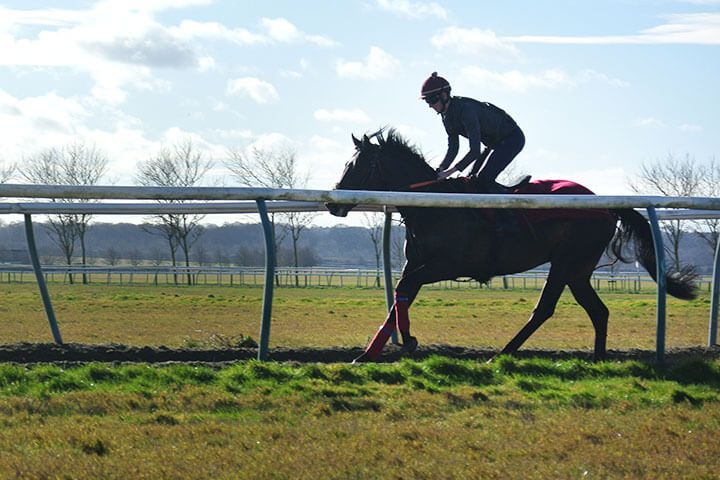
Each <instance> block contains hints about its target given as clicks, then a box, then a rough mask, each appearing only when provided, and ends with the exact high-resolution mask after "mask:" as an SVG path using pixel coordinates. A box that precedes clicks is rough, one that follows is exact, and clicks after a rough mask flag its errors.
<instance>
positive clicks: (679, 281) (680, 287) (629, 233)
mask: <svg viewBox="0 0 720 480" xmlns="http://www.w3.org/2000/svg"><path fill="white" fill-rule="evenodd" d="M610 213H612V214H613V216H615V217H616V218H617V219H618V220H620V228H619V229H618V231H617V233H616V234H615V237H614V238H613V240H612V242H611V243H610V249H611V251H612V253H613V254H614V255H615V256H616V257H617V258H618V260H620V261H622V262H626V263H628V260H627V259H625V258H624V257H623V254H622V250H623V246H624V245H625V244H627V243H628V241H630V240H632V241H633V245H634V248H635V258H637V260H638V261H639V262H640V265H642V266H643V268H644V269H645V270H647V271H648V273H649V274H650V276H651V277H652V279H653V280H655V281H656V282H657V267H656V265H655V244H654V243H653V239H652V231H651V230H650V223H649V222H648V221H647V220H646V219H645V217H643V216H642V215H640V214H639V213H638V212H636V211H635V210H633V209H632V208H622V209H611V210H610ZM696 279H697V275H696V274H695V271H694V269H693V268H692V267H684V268H682V269H681V270H680V271H668V273H667V276H666V280H667V292H668V293H669V294H670V295H672V296H673V297H676V298H680V299H683V300H692V299H693V298H695V297H696V296H697V287H696V284H695V280H696Z"/></svg>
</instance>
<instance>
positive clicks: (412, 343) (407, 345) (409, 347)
mask: <svg viewBox="0 0 720 480" xmlns="http://www.w3.org/2000/svg"><path fill="white" fill-rule="evenodd" d="M417 346H418V341H417V338H415V337H410V338H408V339H407V340H405V341H404V342H403V346H402V350H403V354H405V355H410V354H411V353H413V352H414V351H415V350H416V349H417Z"/></svg>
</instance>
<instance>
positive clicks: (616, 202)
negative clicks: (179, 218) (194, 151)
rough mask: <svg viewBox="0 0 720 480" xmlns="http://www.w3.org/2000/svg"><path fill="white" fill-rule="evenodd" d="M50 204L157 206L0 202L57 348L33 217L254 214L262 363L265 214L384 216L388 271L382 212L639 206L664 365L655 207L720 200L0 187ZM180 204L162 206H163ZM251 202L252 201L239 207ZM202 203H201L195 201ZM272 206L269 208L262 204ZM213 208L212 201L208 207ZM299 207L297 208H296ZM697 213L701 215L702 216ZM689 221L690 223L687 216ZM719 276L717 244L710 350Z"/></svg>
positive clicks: (661, 263)
mask: <svg viewBox="0 0 720 480" xmlns="http://www.w3.org/2000/svg"><path fill="white" fill-rule="evenodd" d="M2 197H15V198H18V197H22V198H51V199H83V200H107V199H112V200H162V201H164V202H165V203H163V204H159V205H158V204H147V203H144V204H136V203H122V204H107V203H91V202H83V203H55V202H53V203H27V202H25V203H18V202H6V203H0V214H2V213H6V214H7V213H19V214H22V215H24V218H25V232H26V238H27V242H28V251H29V253H30V257H31V260H32V264H33V270H34V273H35V276H36V279H37V283H38V286H39V288H40V292H41V296H42V298H43V303H44V306H45V310H46V312H47V316H48V322H49V323H50V327H51V330H52V332H53V337H54V339H55V341H56V342H57V343H62V338H61V336H60V331H59V329H58V327H57V322H56V320H55V316H54V312H53V309H52V304H51V302H50V297H49V294H48V292H47V285H46V283H45V279H44V276H43V270H42V268H41V266H40V262H39V259H38V255H37V248H36V246H35V240H34V234H33V228H32V219H31V217H32V215H33V214H57V213H95V214H153V213H155V214H158V213H206V214H212V213H252V212H256V213H258V214H259V215H260V219H261V222H262V225H263V232H264V235H265V246H266V250H265V252H266V257H265V258H266V262H265V273H264V293H263V310H262V318H261V333H260V342H259V343H260V346H259V348H258V358H259V359H265V358H266V357H267V354H268V351H267V347H268V339H269V335H270V317H271V312H272V297H273V284H274V282H273V278H274V277H275V251H274V239H273V233H272V228H271V225H270V221H269V217H268V211H317V210H319V209H321V208H322V203H320V202H331V203H343V204H355V205H360V206H361V207H364V209H366V210H373V211H378V210H381V209H382V210H383V211H385V234H384V235H383V248H384V250H383V253H384V255H383V258H384V259H385V264H386V265H388V263H389V262H388V259H389V243H390V242H389V238H390V236H389V230H390V229H389V226H390V224H391V216H392V210H391V209H388V208H387V207H386V206H412V207H439V206H442V207H444V208H515V209H518V208H520V209H535V208H540V209H542V208H643V209H645V210H646V212H647V217H648V220H649V222H650V225H651V229H652V234H653V242H654V244H655V252H656V263H657V275H658V286H657V319H656V356H657V361H658V362H662V361H663V359H664V354H665V304H666V285H665V272H666V269H665V260H664V247H663V239H662V234H661V232H660V227H659V223H658V212H657V211H656V208H672V209H693V210H710V211H712V212H715V213H713V214H712V215H713V216H715V215H716V214H717V213H716V212H718V211H720V198H705V197H703V198H694V197H660V196H601V195H597V196H595V195H487V194H464V193H463V194H456V193H418V192H413V193H408V192H384V191H382V192H377V191H347V190H343V191H341V190H331V191H327V190H295V189H269V188H218V187H124V186H94V185H21V184H3V185H0V198H2ZM171 200H172V201H182V202H183V203H167V202H168V201H171ZM240 200H245V201H247V200H252V201H253V202H238V201H240ZM197 201H204V202H203V203H194V202H197ZM268 201H270V203H268ZM211 202H212V203H211ZM297 202H302V203H297ZM693 215H695V213H693V212H681V213H680V214H679V215H675V216H674V217H673V218H707V216H710V215H711V214H707V215H706V216H697V217H692V216H693ZM699 215H703V214H702V213H701V214H699ZM688 216H690V217H688ZM718 270H720V244H719V246H718V249H716V255H715V262H714V268H713V281H712V293H711V297H712V300H711V308H710V321H709V328H708V330H709V331H708V344H710V345H714V344H715V342H716V339H717V312H718V294H719V291H720V283H719V282H718ZM384 278H385V291H386V301H387V303H388V309H389V308H391V306H392V292H391V286H390V284H391V281H390V280H391V272H390V271H389V265H388V266H387V267H386V268H385V271H384Z"/></svg>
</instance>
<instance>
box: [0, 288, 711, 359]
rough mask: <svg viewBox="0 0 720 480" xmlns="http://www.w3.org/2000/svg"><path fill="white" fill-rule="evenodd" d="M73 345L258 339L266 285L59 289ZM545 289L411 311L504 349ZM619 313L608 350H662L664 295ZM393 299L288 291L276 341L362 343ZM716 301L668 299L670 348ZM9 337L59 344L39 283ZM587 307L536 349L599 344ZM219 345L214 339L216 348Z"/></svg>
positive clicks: (624, 297)
mask: <svg viewBox="0 0 720 480" xmlns="http://www.w3.org/2000/svg"><path fill="white" fill-rule="evenodd" d="M50 292H51V296H52V300H53V305H54V307H55V310H56V316H57V318H58V323H59V325H60V329H61V331H62V334H63V340H64V341H66V342H82V343H104V342H116V343H123V344H129V345H166V346H172V347H177V346H187V345H202V344H207V343H208V342H210V341H211V339H213V338H218V337H230V338H232V337H235V336H238V335H240V334H242V335H249V336H251V337H253V338H255V339H256V340H257V338H258V332H259V329H260V310H261V306H262V289H261V288H259V287H216V286H214V287H201V286H195V287H167V286H165V287H155V286H132V287H130V286H105V285H88V286H82V285H74V286H73V285H52V286H51V289H50ZM537 297H538V292H537V291H535V290H524V291H523V290H498V289H492V290H489V289H480V290H476V289H473V290H468V289H452V290H446V289H432V288H429V289H424V290H422V291H421V292H420V295H419V296H418V299H417V301H416V302H415V304H414V305H413V307H412V308H411V310H410V316H411V321H412V327H413V334H414V335H416V336H417V337H418V339H419V341H420V343H421V344H428V343H441V344H450V345H458V346H475V347H492V348H500V347H502V346H503V345H504V343H505V342H507V341H508V340H509V339H510V338H511V337H512V336H513V335H514V334H515V332H517V330H518V329H519V328H520V327H521V326H522V325H523V324H524V323H525V322H526V321H527V318H528V317H529V315H530V312H531V310H532V308H533V306H534V304H535V301H536V299H537ZM602 298H603V299H604V301H605V302H606V303H607V305H608V308H609V309H610V326H609V339H608V348H611V349H629V348H643V349H653V348H654V346H655V295H654V294H651V293H642V294H626V293H622V294H621V293H608V292H606V293H603V294H602ZM385 309H386V307H385V297H384V294H383V292H382V290H379V289H374V288H278V289H276V290H275V301H274V306H273V320H272V328H271V337H270V339H271V347H272V346H286V347H300V346H310V347H313V346H362V345H365V343H366V342H367V340H368V339H369V337H370V336H371V335H372V334H374V332H375V330H376V329H377V327H378V326H379V325H380V324H381V323H382V322H383V320H384V318H385ZM709 310H710V300H709V297H708V294H707V293H706V292H703V293H701V296H700V297H699V298H698V299H697V300H694V301H690V302H685V301H679V300H675V299H672V298H669V299H668V308H667V311H668V315H667V345H668V346H669V347H672V346H695V345H705V344H706V343H707V325H708V316H709ZM0 317H2V319H3V322H2V327H1V328H0V343H14V342H20V341H30V342H49V341H52V337H51V335H50V329H49V327H48V324H47V320H46V318H45V312H44V310H43V307H42V303H41V301H40V297H39V294H38V291H37V289H36V288H35V286H34V285H32V284H11V285H0ZM592 342H593V329H592V325H591V323H590V320H589V319H588V318H587V316H586V314H585V312H584V311H583V310H582V309H581V308H580V307H579V306H578V305H577V304H576V303H575V301H574V299H573V298H572V296H571V295H569V294H568V293H565V294H564V295H563V297H562V298H561V300H560V303H559V304H558V307H557V309H556V312H555V315H554V316H553V317H552V318H551V319H550V320H549V321H548V322H547V323H546V324H545V325H543V327H542V328H541V329H540V330H539V331H538V332H537V333H536V334H535V335H534V336H533V337H532V338H531V339H530V341H529V342H528V343H527V346H528V347H531V348H552V349H568V348H572V349H579V348H591V346H592ZM210 346H212V345H210Z"/></svg>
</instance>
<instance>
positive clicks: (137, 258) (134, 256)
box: [127, 248, 143, 267]
mask: <svg viewBox="0 0 720 480" xmlns="http://www.w3.org/2000/svg"><path fill="white" fill-rule="evenodd" d="M127 255H128V260H130V265H132V266H133V267H137V266H139V265H141V264H142V262H143V254H142V252H141V251H140V250H138V249H137V248H133V249H132V250H130V251H129V252H128V254H127Z"/></svg>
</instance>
